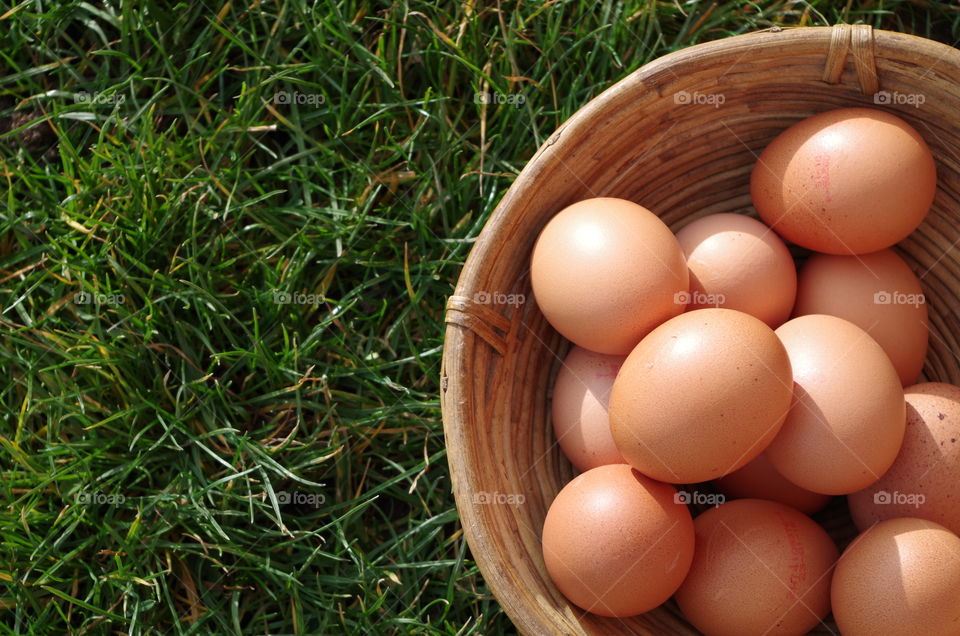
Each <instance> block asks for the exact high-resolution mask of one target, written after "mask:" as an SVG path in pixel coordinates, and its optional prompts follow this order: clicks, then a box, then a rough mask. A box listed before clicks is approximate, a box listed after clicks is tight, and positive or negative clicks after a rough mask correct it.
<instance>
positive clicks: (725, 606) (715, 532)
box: [676, 499, 839, 636]
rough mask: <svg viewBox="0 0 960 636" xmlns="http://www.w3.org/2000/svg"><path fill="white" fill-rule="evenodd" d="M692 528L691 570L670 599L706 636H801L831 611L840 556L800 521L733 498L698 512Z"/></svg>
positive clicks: (772, 506) (768, 505) (782, 510)
mask: <svg viewBox="0 0 960 636" xmlns="http://www.w3.org/2000/svg"><path fill="white" fill-rule="evenodd" d="M694 529H695V532H696V545H695V548H694V557H693V564H692V565H691V567H690V573H689V574H688V575H687V578H686V580H684V582H683V584H682V585H681V586H680V589H678V590H677V594H676V600H677V604H678V605H679V606H680V609H681V610H682V611H683V614H684V616H686V617H687V619H688V620H689V621H690V622H691V623H692V624H693V626H694V627H696V628H697V629H699V630H700V631H701V632H703V633H704V634H706V636H745V635H747V634H757V635H759V634H767V635H770V636H772V635H782V636H789V635H796V636H800V635H801V634H806V633H807V632H808V631H810V630H811V629H812V628H813V627H815V626H816V625H817V624H818V623H820V621H822V620H823V619H824V617H826V615H827V614H828V613H829V612H830V574H831V570H832V569H833V564H834V562H836V560H837V556H838V554H839V552H838V550H837V547H836V545H834V543H833V540H832V539H831V538H830V536H829V535H828V534H827V533H826V531H825V530H824V529H823V528H821V527H820V526H818V525H817V524H816V523H815V522H814V521H813V520H811V519H810V518H809V517H807V516H806V515H804V514H802V513H800V512H798V511H796V510H794V509H793V508H790V507H789V506H785V505H783V504H780V503H776V502H773V501H764V500H760V499H738V500H736V501H731V502H728V503H725V504H723V505H721V506H719V507H716V508H711V509H709V510H707V511H706V512H704V513H703V514H702V515H700V516H699V517H697V518H696V520H694Z"/></svg>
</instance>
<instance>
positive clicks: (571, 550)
mask: <svg viewBox="0 0 960 636" xmlns="http://www.w3.org/2000/svg"><path fill="white" fill-rule="evenodd" d="M675 494H676V491H675V490H674V488H673V486H671V485H669V484H664V483H660V482H658V481H654V480H652V479H650V478H648V477H645V476H643V475H641V474H640V473H638V472H636V471H635V470H632V469H631V468H630V467H629V466H627V465H625V464H608V465H606V466H599V467H597V468H593V469H591V470H588V471H587V472H585V473H581V474H580V475H578V476H577V477H575V478H574V479H573V480H572V481H570V482H569V483H568V484H567V485H566V486H564V487H563V489H562V490H561V491H560V492H559V494H557V497H556V499H554V501H553V503H552V504H551V505H550V508H549V510H548V511H547V517H546V519H545V520H544V523H543V559H544V564H545V565H546V567H547V572H548V573H549V574H550V579H551V580H552V581H553V583H554V584H555V585H556V586H557V589H559V590H560V592H561V593H562V594H563V595H564V596H566V597H567V598H568V599H569V600H570V601H571V602H572V603H574V604H576V605H578V606H579V607H581V608H583V609H585V610H587V611H590V612H593V613H595V614H600V615H602V616H617V617H623V616H632V615H634V614H641V613H643V612H647V611H649V610H652V609H653V608H655V607H657V606H658V605H660V604H661V603H663V602H664V601H666V600H667V599H669V598H670V596H671V595H672V594H673V593H674V592H675V591H676V589H677V588H678V587H679V586H680V583H681V582H682V581H683V579H684V577H685V576H686V575H687V571H688V570H689V569H690V563H691V561H692V560H693V545H694V539H693V520H692V519H691V517H690V512H689V510H688V509H687V507H686V505H684V504H683V503H680V502H678V501H676V500H675V499H676V498H675Z"/></svg>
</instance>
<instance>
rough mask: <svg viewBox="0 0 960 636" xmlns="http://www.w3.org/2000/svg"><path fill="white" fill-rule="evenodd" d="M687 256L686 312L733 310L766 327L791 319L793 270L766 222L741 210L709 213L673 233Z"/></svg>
mask: <svg viewBox="0 0 960 636" xmlns="http://www.w3.org/2000/svg"><path fill="white" fill-rule="evenodd" d="M677 241H679V242H680V247H682V248H683V253H684V254H685V255H686V257H687V268H688V269H689V270H690V294H689V300H688V303H687V310H688V311H689V310H691V309H702V308H704V307H711V306H714V307H724V308H725V309H736V310H738V311H742V312H745V313H748V314H750V315H751V316H756V317H757V318H759V319H760V320H762V321H763V322H765V323H767V325H769V326H770V327H773V328H776V327H779V326H780V324H781V323H783V321H785V320H786V319H787V318H789V317H790V310H791V309H792V308H793V301H794V296H795V295H796V291H797V271H796V269H795V267H794V264H793V258H792V257H791V256H790V251H789V250H787V246H786V245H784V244H783V241H782V240H780V237H779V236H777V235H776V233H774V232H773V230H771V229H770V228H768V227H767V226H766V225H764V224H763V223H761V222H760V221H757V220H756V219H751V218H750V217H748V216H744V215H743V214H711V215H709V216H705V217H702V218H699V219H697V220H696V221H693V222H692V223H690V224H689V225H686V226H684V228H683V229H682V230H680V231H679V232H677Z"/></svg>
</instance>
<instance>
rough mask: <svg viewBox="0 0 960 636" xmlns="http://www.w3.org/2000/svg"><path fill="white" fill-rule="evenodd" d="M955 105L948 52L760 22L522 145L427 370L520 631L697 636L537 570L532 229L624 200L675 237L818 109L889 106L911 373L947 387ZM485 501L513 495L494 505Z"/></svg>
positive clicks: (959, 114)
mask: <svg viewBox="0 0 960 636" xmlns="http://www.w3.org/2000/svg"><path fill="white" fill-rule="evenodd" d="M878 91H879V92H878ZM904 95H906V96H909V95H914V96H916V95H919V96H922V103H920V104H917V103H916V101H917V100H914V103H904V102H903V101H902V100H899V99H898V96H904ZM697 96H707V97H703V98H697ZM709 96H714V97H713V98H712V99H711V98H709ZM716 96H722V101H720V99H721V98H720V97H716ZM718 102H719V103H718ZM958 103H960V52H958V51H957V50H956V49H953V48H951V47H948V46H945V45H942V44H938V43H935V42H931V41H929V40H925V39H922V38H917V37H913V36H909V35H904V34H899V33H892V32H888V31H879V30H873V29H871V28H870V27H869V26H859V25H858V26H849V25H838V26H835V27H812V28H797V29H785V30H781V29H771V30H768V31H764V32H759V33H752V34H748V35H742V36H737V37H732V38H728V39H726V40H722V41H718V42H711V43H707V44H701V45H697V46H694V47H690V48H688V49H684V50H682V51H678V52H676V53H673V54H670V55H667V56H665V57H662V58H660V59H658V60H655V61H653V62H651V63H650V64H647V65H646V66H644V67H643V68H641V69H639V70H637V71H636V72H634V73H633V74H631V75H630V76H628V77H627V78H625V79H624V80H622V81H620V82H618V83H617V84H616V85H614V86H612V87H611V88H610V89H608V90H607V91H605V92H604V93H603V94H602V95H600V96H599V97H597V98H595V99H594V100H592V101H591V102H590V103H588V104H587V105H586V106H584V107H583V108H582V109H580V110H579V111H578V112H577V113H576V114H575V115H573V117H571V118H570V119H569V120H568V121H567V122H565V123H564V124H563V125H562V126H561V127H560V128H559V129H558V130H557V131H556V132H555V133H554V134H553V135H552V136H551V137H550V138H549V139H548V141H547V142H546V143H545V144H544V145H543V147H541V148H540V149H539V150H538V151H537V153H536V154H535V155H534V157H533V158H532V159H531V160H530V162H529V163H528V164H527V166H526V168H525V169H524V170H523V172H522V173H521V174H520V176H519V177H518V178H517V180H516V181H515V182H514V184H513V185H512V187H511V188H510V190H509V191H508V192H507V193H506V195H505V196H504V197H503V200H502V201H501V202H500V205H499V206H498V207H497V209H496V210H495V211H494V213H493V215H492V217H491V218H490V220H489V221H488V222H487V224H486V226H485V227H484V230H483V232H482V233H481V235H480V237H479V238H478V240H477V243H476V245H475V246H474V248H473V250H472V252H471V254H470V256H469V258H468V259H467V262H466V264H465V266H464V269H463V271H462V273H461V276H460V280H459V282H458V285H457V289H456V292H455V295H454V296H452V297H451V298H450V299H449V301H448V303H447V312H446V321H447V330H446V341H445V345H444V355H443V368H442V377H441V391H442V393H441V403H442V408H443V420H444V432H445V436H446V441H447V448H448V457H449V462H450V469H451V476H452V480H453V487H454V493H455V496H456V500H457V506H458V509H459V512H460V516H461V520H462V522H463V527H464V532H465V535H466V537H467V540H468V542H469V544H470V548H471V551H472V553H473V557H474V558H475V559H476V561H477V563H478V565H479V567H480V569H481V571H482V572H483V575H484V578H485V580H486V581H487V583H488V585H489V586H490V589H491V590H492V591H493V593H494V594H495V595H496V596H497V599H498V600H499V602H500V603H501V605H502V606H503V607H504V609H505V610H506V612H507V614H508V615H509V616H510V618H511V619H512V620H513V622H514V623H515V624H516V626H517V627H518V628H519V629H520V630H521V631H522V632H523V633H526V634H537V635H539V634H651V635H652V634H657V635H660V634H677V635H684V634H696V633H697V632H696V631H695V630H693V629H692V628H691V627H689V626H688V624H687V623H686V622H685V621H684V620H683V618H682V616H681V615H680V614H679V612H678V611H677V609H676V606H675V605H674V604H673V603H672V602H670V603H668V604H666V605H664V606H663V607H661V608H658V609H657V610H655V611H653V612H650V613H648V614H644V615H642V616H638V617H633V618H630V619H623V620H621V619H609V618H603V617H599V616H595V615H593V614H588V613H584V612H583V611H582V610H580V609H579V608H577V607H576V606H574V605H571V604H570V603H569V602H568V601H567V600H566V599H565V598H564V597H563V596H562V595H561V594H560V593H559V592H558V591H557V589H556V588H555V587H554V586H553V584H552V583H551V582H550V579H549V576H548V575H547V572H546V569H545V567H544V564H543V558H542V555H541V547H540V532H541V529H542V527H543V520H544V517H545V516H546V511H547V508H548V507H549V504H550V502H551V501H552V500H553V498H554V496H556V493H557V492H558V491H559V490H560V488H561V487H562V486H563V485H564V484H565V483H566V482H567V481H569V480H570V479H571V478H572V477H573V475H574V471H573V469H572V468H571V466H570V464H569V462H567V460H566V459H565V458H564V457H563V454H562V452H561V451H560V448H559V446H557V444H556V441H555V439H554V436H553V430H552V427H551V426H550V422H549V392H550V387H551V386H552V384H553V378H554V377H555V375H556V372H557V370H558V367H559V364H560V361H561V360H562V359H563V356H564V354H565V353H566V351H567V348H568V345H567V343H566V342H565V341H564V340H563V339H562V338H561V337H560V336H559V335H558V334H557V333H556V332H555V331H554V330H553V329H552V328H551V327H550V325H549V324H547V322H546V321H545V320H544V318H543V316H542V315H541V314H540V312H539V310H538V309H537V307H536V303H535V302H533V298H532V293H531V290H530V283H529V276H528V270H529V259H530V251H531V249H532V247H533V243H534V241H535V239H536V237H537V235H538V233H539V231H540V230H541V229H542V228H543V226H544V225H545V224H546V222H547V221H548V220H549V218H550V217H551V216H552V215H553V214H555V213H556V212H558V211H559V210H561V209H562V208H563V207H565V206H567V205H569V204H571V203H573V202H575V201H578V200H581V199H584V198H588V197H595V196H612V197H621V198H625V199H629V200H632V201H636V202H637V203H640V204H641V205H643V206H645V207H647V208H649V209H650V210H653V211H654V212H656V213H657V214H659V215H660V217H661V218H662V219H663V220H664V222H665V223H667V225H669V226H670V227H671V229H672V230H674V231H677V230H679V229H680V228H681V227H683V226H684V225H685V224H687V223H689V222H690V221H692V220H694V219H696V218H699V217H701V216H704V215H707V214H714V213H719V212H737V213H746V214H750V215H751V216H754V217H755V216H756V212H755V211H754V210H753V207H752V205H751V203H750V196H749V178H750V171H751V168H752V166H753V164H754V162H755V161H756V157H757V155H758V154H759V153H760V151H761V150H762V149H763V148H764V147H765V146H766V145H767V143H769V142H770V141H771V140H772V139H773V137H775V136H776V135H777V134H778V133H779V132H781V131H782V130H783V129H785V128H786V127H788V126H789V125H791V124H793V123H795V122H797V121H799V120H801V119H804V118H806V117H809V116H811V115H814V114H816V113H819V112H822V111H825V110H830V109H834V108H841V107H846V106H867V107H873V108H882V109H886V110H889V111H891V112H894V113H895V114H897V115H898V116H900V117H902V118H903V119H905V120H906V121H907V122H909V123H910V124H911V125H912V126H914V127H915V128H916V129H917V130H918V131H919V132H920V134H921V135H923V137H924V138H925V139H926V141H927V143H928V144H929V145H930V148H931V150H932V152H933V155H934V157H935V158H936V160H937V171H938V189H937V194H936V197H935V200H934V203H933V208H932V209H931V212H930V215H929V216H928V218H927V220H926V221H925V222H924V223H923V225H921V227H920V228H919V229H918V230H917V231H916V232H914V233H913V235H911V236H910V237H909V238H908V239H906V240H905V241H904V242H902V243H901V244H900V245H899V251H900V253H901V254H902V255H903V256H904V258H905V259H906V260H907V262H908V263H909V264H910V265H911V267H912V268H913V269H914V271H915V272H916V273H917V275H918V276H919V277H920V279H921V283H922V285H923V287H924V292H925V295H926V299H927V303H928V306H929V310H930V329H931V337H930V351H929V354H928V359H927V362H926V366H925V367H924V373H923V379H926V380H940V381H945V382H955V383H956V382H960V361H958V357H957V354H956V353H954V352H960V346H958V343H957V341H956V340H957V335H958V334H960V329H958V327H960V325H958V318H957V317H958V315H960V300H958V292H960V247H958V246H957V245H955V244H960V110H958V109H957V106H956V105H957V104H958ZM904 187H909V184H905V185H904ZM495 294H501V295H507V294H515V295H520V294H522V295H523V296H524V297H525V298H526V302H524V303H512V304H505V303H504V304H497V303H495V302H490V298H494V299H495V298H498V297H497V296H495ZM499 297H500V298H502V297H503V296H499ZM517 297H519V296H517ZM491 495H492V496H493V499H492V500H491V497H490V496H491ZM497 495H510V496H512V498H510V502H509V503H505V502H504V501H503V497H501V498H500V499H499V500H498V499H496V496H497ZM521 501H522V503H519V502H521ZM842 517H843V518H837V519H835V520H832V522H831V523H830V524H829V526H828V529H829V530H830V531H831V534H833V535H834V536H835V537H838V538H840V537H849V536H850V534H851V533H852V532H853V529H852V524H851V523H850V521H849V519H848V518H846V516H845V515H843V516H842ZM614 578H615V577H614ZM822 632H823V633H830V632H829V631H828V630H827V629H826V628H822ZM814 633H819V632H814Z"/></svg>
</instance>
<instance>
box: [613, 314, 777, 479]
mask: <svg viewBox="0 0 960 636" xmlns="http://www.w3.org/2000/svg"><path fill="white" fill-rule="evenodd" d="M791 387H792V384H791V374H790V362H789V360H788V358H787V354H786V351H785V350H784V348H783V345H782V344H781V343H780V341H779V339H778V338H777V336H776V334H774V332H773V330H772V329H770V327H768V326H767V325H766V324H764V323H763V322H762V321H761V320H760V319H758V318H754V317H753V316H750V315H748V314H745V313H743V312H740V311H734V310H732V309H697V310H695V311H690V312H687V313H685V314H681V315H680V316H677V317H676V318H672V319H670V320H668V321H667V322H665V323H663V324H662V325H660V326H659V327H657V328H656V329H654V330H653V331H652V332H651V333H650V334H649V335H648V336H647V337H646V338H644V339H643V340H642V341H641V342H640V344H638V345H637V347H636V348H635V349H634V350H633V351H632V352H631V353H630V355H629V356H627V359H626V361H625V362H624V363H623V366H622V367H621V368H620V373H619V374H618V375H617V379H616V380H615V381H614V383H613V392H612V393H611V394H610V430H611V432H612V433H613V441H614V442H615V443H616V445H617V448H618V449H620V452H621V453H622V454H623V456H624V458H625V459H626V460H627V462H629V463H630V465H632V466H633V467H634V468H636V469H637V470H639V471H640V472H642V473H644V474H646V475H649V476H651V477H653V478H654V479H659V480H661V481H667V482H671V483H684V484H689V483H695V482H700V481H707V480H709V479H716V478H717V477H722V476H723V475H726V474H727V473H731V472H733V471H735V470H736V469H738V468H740V467H741V466H743V465H744V464H746V463H747V462H749V461H750V460H752V459H753V458H754V457H756V456H757V455H759V454H760V453H762V452H763V449H764V448H766V446H767V444H769V443H770V441H771V440H772V439H773V438H774V436H775V435H776V434H777V431H778V430H779V429H780V426H781V424H782V423H783V420H784V417H785V416H786V414H787V411H788V410H789V408H790V399H791V393H792V390H791Z"/></svg>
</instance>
